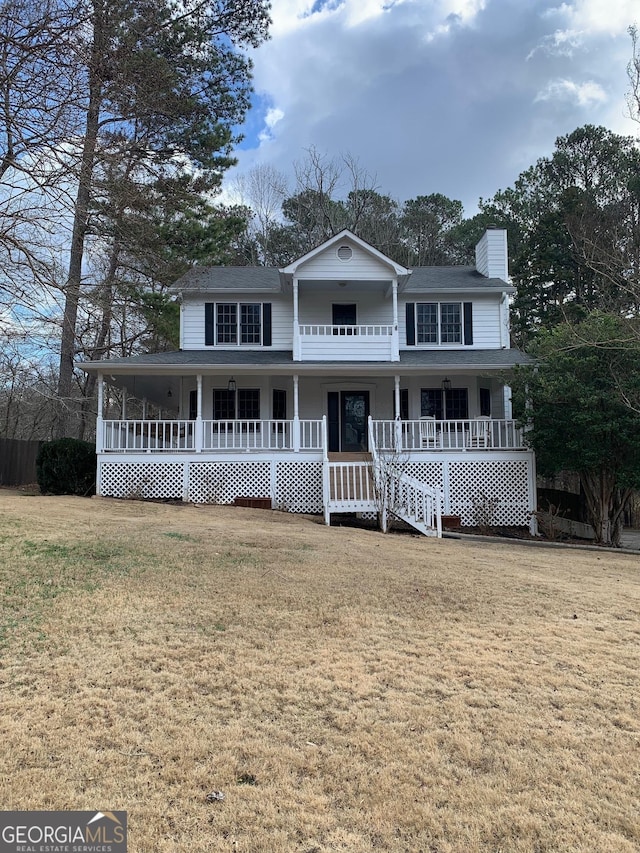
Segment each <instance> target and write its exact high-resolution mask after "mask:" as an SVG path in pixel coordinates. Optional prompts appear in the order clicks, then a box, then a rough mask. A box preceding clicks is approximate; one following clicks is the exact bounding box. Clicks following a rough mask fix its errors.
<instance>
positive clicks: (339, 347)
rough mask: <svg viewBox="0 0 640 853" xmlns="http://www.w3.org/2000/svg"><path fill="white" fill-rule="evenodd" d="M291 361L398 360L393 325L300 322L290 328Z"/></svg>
mask: <svg viewBox="0 0 640 853" xmlns="http://www.w3.org/2000/svg"><path fill="white" fill-rule="evenodd" d="M293 352H294V361H398V360H399V357H400V356H399V346H398V333H397V330H395V329H394V327H393V325H387V324H384V323H382V324H381V323H366V324H362V325H355V326H345V325H331V324H328V325H325V324H318V323H300V324H299V325H298V326H297V334H296V329H295V328H294V349H293Z"/></svg>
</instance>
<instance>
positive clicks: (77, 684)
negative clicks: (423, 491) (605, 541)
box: [0, 493, 640, 853]
mask: <svg viewBox="0 0 640 853" xmlns="http://www.w3.org/2000/svg"><path fill="white" fill-rule="evenodd" d="M0 563H1V565H0V575H1V578H2V590H1V594H2V610H1V624H0V643H1V644H2V670H1V684H0V691H1V692H0V702H1V708H2V710H1V712H0V726H1V728H0V736H1V738H2V749H1V752H0V803H2V806H1V807H2V808H3V809H67V808H68V809H102V810H105V809H126V810H127V812H128V817H129V850H130V851H131V853H155V851H160V853H164V851H167V852H169V851H185V853H186V851H196V852H198V851H218V850H221V851H243V853H245V852H246V853H254V852H255V853H258V851H267V853H278V851H304V853H312V851H314V853H321V851H333V850H341V851H356V853H357V851H370V850H381V851H384V850H387V851H411V853H418V851H429V853H435V851H438V853H453V851H456V853H457V851H459V853H476V851H493V853H498V851H504V853H512V851H528V853H533V851H535V853H542V851H544V853H549V851H562V853H566V851H584V853H587V851H588V853H614V851H615V853H631V851H638V850H639V849H640V824H639V821H640V817H639V812H638V803H639V799H638V797H639V792H640V775H639V770H640V722H639V718H640V693H639V691H638V675H639V672H640V620H639V617H640V595H639V592H640V587H639V581H640V560H638V558H637V557H635V556H632V555H624V554H618V553H611V552H604V551H602V552H597V551H586V550H577V549H550V548H543V547H532V546H527V545H524V544H518V543H514V544H507V545H505V544H499V543H496V544H486V543H479V542H471V541H455V540H441V541H436V540H429V539H426V538H422V537H417V536H415V537H414V536H408V535H398V534H391V535H389V536H383V535H382V534H380V533H377V532H373V531H363V530H356V529H353V528H347V527H337V528H331V529H328V528H326V527H324V526H323V525H322V524H321V523H319V522H318V520H316V519H311V518H300V517H294V516H292V515H286V514H282V513H271V512H261V511H258V510H247V509H234V508H228V507H195V506H184V507H182V506H165V505H158V504H143V503H138V502H117V501H109V500H98V499H93V500H83V499H74V498H52V497H47V498H45V497H23V496H13V495H10V494H8V493H4V494H3V493H0ZM212 791H222V792H223V793H224V801H222V802H208V800H207V794H209V793H210V792H212Z"/></svg>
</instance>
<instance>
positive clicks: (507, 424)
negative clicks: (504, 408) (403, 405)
mask: <svg viewBox="0 0 640 853" xmlns="http://www.w3.org/2000/svg"><path fill="white" fill-rule="evenodd" d="M373 434H374V440H375V443H376V446H377V448H378V450H384V451H393V452H403V451H415V450H440V451H451V450H462V451H464V450H522V449H523V447H524V446H525V445H524V440H523V434H522V430H521V429H520V428H519V427H518V425H517V423H516V421H514V420H511V419H504V418H503V419H492V418H471V419H469V420H452V421H438V420H435V419H433V418H423V419H420V420H417V421H415V420H414V421H399V420H395V421H374V422H373Z"/></svg>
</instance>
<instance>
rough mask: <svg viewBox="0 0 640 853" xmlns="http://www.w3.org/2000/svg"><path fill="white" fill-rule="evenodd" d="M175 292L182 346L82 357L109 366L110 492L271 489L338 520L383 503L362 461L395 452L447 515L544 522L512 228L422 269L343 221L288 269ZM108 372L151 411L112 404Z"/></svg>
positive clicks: (105, 428)
mask: <svg viewBox="0 0 640 853" xmlns="http://www.w3.org/2000/svg"><path fill="white" fill-rule="evenodd" d="M174 291H175V294H176V298H177V299H178V300H179V301H180V303H181V323H180V341H181V348H180V350H179V351H178V352H173V353H157V354H150V355H139V356H133V357H131V358H127V359H111V360H109V361H104V362H91V363H83V364H81V365H80V367H82V368H83V369H84V370H88V371H94V372H96V373H97V374H98V389H99V400H98V402H99V411H98V422H97V439H96V441H97V455H98V459H97V464H98V493H99V494H102V495H111V496H118V497H124V496H132V495H138V496H140V497H147V498H182V499H184V500H189V501H194V502H218V503H231V502H233V501H234V500H235V499H236V498H239V497H261V498H269V499H270V501H271V505H272V506H274V507H279V508H282V509H286V510H289V511H293V512H305V513H318V512H324V513H325V516H326V517H327V519H328V518H329V516H330V513H331V512H372V511H376V507H377V509H378V510H379V495H378V497H377V498H376V496H375V495H374V494H373V491H375V490H373V491H372V479H375V478H372V476H371V475H368V474H366V473H363V472H364V471H365V469H367V470H369V471H372V470H373V469H374V468H375V466H376V464H377V462H378V461H380V460H387V462H388V460H389V459H391V458H392V459H393V460H394V466H393V467H394V470H395V471H397V472H400V473H401V474H402V478H403V479H404V481H406V483H408V482H409V481H412V482H413V481H416V482H417V483H418V484H422V490H421V494H422V495H423V499H424V500H427V498H428V499H429V501H431V502H432V503H433V502H435V505H437V512H436V515H438V516H439V514H440V513H443V514H446V515H454V516H460V518H461V520H462V523H463V525H464V524H466V525H475V524H478V523H481V519H482V521H483V522H486V521H487V513H490V516H491V517H490V521H491V523H492V524H496V525H501V526H502V525H506V526H522V525H529V524H530V520H531V513H532V511H533V510H535V465H534V458H533V454H532V452H531V451H530V450H529V449H528V448H526V446H525V445H524V442H523V437H522V434H521V432H520V430H519V429H518V428H517V426H516V424H515V422H514V420H513V417H512V412H511V399H510V392H509V388H508V387H507V386H506V385H505V384H504V379H503V375H504V373H505V371H506V370H508V369H509V368H511V367H513V366H514V365H515V364H519V363H524V362H525V361H526V356H524V355H523V354H522V353H520V352H519V351H517V350H513V349H511V348H510V343H509V306H508V300H509V295H510V294H511V292H512V288H511V287H510V285H509V284H508V283H507V246H506V233H505V232H504V231H502V230H499V229H491V230H489V231H487V232H486V234H485V235H484V237H483V238H482V240H481V241H480V243H479V244H478V247H477V250H476V268H475V269H474V268H471V267H425V268H418V269H414V270H413V271H411V270H408V269H405V268H403V267H401V266H400V265H398V264H396V263H395V262H393V261H392V260H391V259H389V258H387V257H385V256H383V255H382V254H380V253H379V252H378V251H376V250H375V249H374V248H373V247H371V246H370V245H368V244H367V243H365V242H363V241H362V240H360V239H359V238H358V237H356V236H355V235H353V234H351V233H350V232H348V231H344V232H342V233H340V234H338V235H336V236H335V237H333V238H332V239H330V240H328V241H327V242H326V243H325V244H323V245H322V246H320V247H318V248H317V249H314V250H313V251H311V252H309V253H308V254H307V255H305V256H304V257H302V258H300V259H299V260H297V261H295V262H294V263H292V264H291V265H290V266H288V267H286V268H284V269H282V270H277V269H269V268H259V267H219V268H215V267H214V268H199V267H195V268H194V269H193V270H191V271H190V272H189V273H187V274H186V275H185V276H184V277H183V278H182V279H180V280H179V281H178V282H177V283H176V285H175V287H174ZM105 382H107V383H108V384H111V385H114V386H117V387H118V388H120V389H126V394H125V400H126V399H127V398H129V400H130V401H132V400H137V401H138V403H137V407H138V415H137V416H136V417H135V418H133V419H132V418H129V417H128V416H127V409H126V405H125V410H124V411H121V412H119V417H117V418H113V417H105V416H104V401H105V394H104V387H105ZM150 404H151V405H153V407H154V409H155V410H156V411H158V409H159V410H161V415H160V417H158V418H155V419H153V420H151V419H148V418H147V417H146V413H147V411H148V410H149V406H150ZM129 408H130V409H131V408H132V403H131V402H130V404H129ZM357 483H360V485H357ZM347 484H348V485H347ZM415 488H418V486H416V487H415ZM419 491H420V489H419ZM403 494H404V493H403ZM406 502H407V501H406V495H405V497H404V498H403V499H402V501H401V503H403V506H404V504H406ZM405 509H406V507H405ZM398 514H400V515H402V513H398ZM408 520H410V519H408ZM431 520H432V522H433V525H434V529H436V528H438V524H437V523H436V521H435V520H434V519H433V518H432V519H431ZM416 526H417V525H416ZM427 526H429V525H427ZM419 529H420V528H419ZM438 529H439V528H438ZM425 532H426V531H425Z"/></svg>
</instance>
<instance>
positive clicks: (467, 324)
mask: <svg viewBox="0 0 640 853" xmlns="http://www.w3.org/2000/svg"><path fill="white" fill-rule="evenodd" d="M472 343H473V303H472V302H465V303H464V344H465V346H467V347H468V346H471V344H472Z"/></svg>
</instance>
